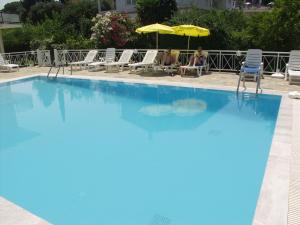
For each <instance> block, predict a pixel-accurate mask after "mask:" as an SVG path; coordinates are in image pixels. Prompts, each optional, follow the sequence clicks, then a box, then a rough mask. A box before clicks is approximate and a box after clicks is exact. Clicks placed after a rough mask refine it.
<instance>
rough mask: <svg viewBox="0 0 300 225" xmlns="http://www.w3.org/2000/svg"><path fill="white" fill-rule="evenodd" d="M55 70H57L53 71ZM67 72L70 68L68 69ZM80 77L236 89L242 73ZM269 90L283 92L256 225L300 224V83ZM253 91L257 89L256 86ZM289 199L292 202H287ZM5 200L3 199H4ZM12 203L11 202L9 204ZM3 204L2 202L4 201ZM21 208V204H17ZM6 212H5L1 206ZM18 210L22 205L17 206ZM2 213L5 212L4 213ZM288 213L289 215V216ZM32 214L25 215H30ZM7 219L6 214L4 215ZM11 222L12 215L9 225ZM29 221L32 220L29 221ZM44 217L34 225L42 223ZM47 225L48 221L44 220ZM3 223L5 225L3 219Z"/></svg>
mask: <svg viewBox="0 0 300 225" xmlns="http://www.w3.org/2000/svg"><path fill="white" fill-rule="evenodd" d="M48 70H49V68H47V67H26V68H21V69H20V71H18V72H13V73H0V82H1V81H5V80H8V79H12V78H18V77H24V76H26V75H28V76H29V75H33V74H41V73H47V72H48ZM52 72H55V70H53V71H52ZM65 72H66V73H65V74H66V75H70V70H69V69H66V71H65ZM73 75H74V77H76V76H79V75H80V76H81V77H82V76H87V77H92V78H93V79H97V78H99V79H105V78H118V79H122V80H126V79H128V80H132V79H134V80H140V81H144V82H154V81H155V82H157V81H158V82H161V83H169V84H170V83H172V82H174V83H176V85H177V84H178V83H184V84H192V85H193V86H194V85H196V86H200V87H201V86H203V87H212V88H220V89H228V90H234V89H235V88H236V85H237V80H238V76H236V75H235V74H234V73H220V72H211V73H209V74H207V75H204V76H201V77H192V76H191V77H181V76H179V75H176V76H174V77H171V76H169V75H167V74H163V73H152V72H149V73H143V74H130V73H129V72H128V71H124V72H120V73H106V72H104V71H97V72H88V71H86V70H82V71H75V72H73ZM246 86H247V87H248V88H249V89H252V88H255V86H256V83H255V82H251V81H249V82H247V83H246ZM261 86H262V88H263V90H264V91H265V92H266V93H278V94H282V95H283V101H282V104H281V108H280V112H279V117H278V121H277V126H276V130H275V134H274V139H273V143H272V147H271V150H270V156H269V160H268V163H267V168H266V172H265V178H264V183H263V185H262V189H261V193H260V197H259V200H258V204H257V208H256V213H255V217H254V221H253V225H287V224H288V225H299V224H300V138H299V134H300V100H291V99H289V98H288V97H287V93H288V92H289V91H300V85H289V84H288V82H287V81H285V80H282V79H274V78H271V77H269V76H265V79H263V80H262V84H261ZM252 90H253V89H252ZM287 198H288V201H287ZM0 203H1V202H0ZM7 204H10V203H7ZM0 206H1V204H0ZM16 207H17V206H16ZM5 208H6V207H4V209H5ZM1 211H2V215H4V214H6V213H7V211H3V206H2V209H1V207H0V212H1ZM16 211H18V207H17V209H16ZM0 215H1V213H0ZM287 215H288V216H287ZM27 216H28V214H25V215H24V216H22V218H26V217H27ZM4 218H5V217H4ZM8 221H10V219H9V218H8V219H7V220H6V223H5V225H8V224H12V223H7V222H8ZM27 222H28V223H27ZM39 222H40V219H38V220H37V222H36V223H34V224H39ZM13 224H14V225H21V224H22V225H23V224H24V225H27V224H28V225H31V224H33V223H31V221H30V220H26V219H25V220H20V221H18V222H17V223H13ZM42 224H44V223H42ZM0 225H2V223H1V221H0Z"/></svg>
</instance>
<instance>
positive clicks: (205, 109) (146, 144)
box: [0, 78, 281, 225]
mask: <svg viewBox="0 0 300 225" xmlns="http://www.w3.org/2000/svg"><path fill="white" fill-rule="evenodd" d="M280 100H281V98H280V96H272V95H259V96H257V97H255V95H252V94H242V95H238V96H237V95H236V93H235V92H229V91H215V90H205V89H194V88H179V87H168V86H148V85H142V84H126V83H117V82H106V81H89V80H77V79H64V78H60V79H57V80H47V79H46V78H33V79H27V80H22V81H18V82H13V83H6V84H0V195H2V196H4V197H5V198H6V199H8V200H10V201H12V202H14V203H16V204H18V205H20V206H22V207H24V208H25V209H27V210H29V211H31V212H33V213H34V214H36V215H38V216H40V217H42V218H44V219H46V220H47V221H49V222H51V223H53V224H58V225H250V224H251V223H252V219H253V216H254V212H255V208H256V202H257V199H258V196H259V191H260V187H261V183H262V179H263V175H264V170H265V167H266V162H267V159H268V154H269V149H270V145H271V141H272V136H273V132H274V127H275V123H276V118H277V113H278V109H279V105H280Z"/></svg>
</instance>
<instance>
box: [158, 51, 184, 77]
mask: <svg viewBox="0 0 300 225" xmlns="http://www.w3.org/2000/svg"><path fill="white" fill-rule="evenodd" d="M179 55H180V51H179V50H171V57H174V62H172V64H171V65H161V66H160V68H161V69H162V70H163V71H165V72H167V73H168V74H171V75H172V76H173V73H174V72H176V71H177V69H178V67H179V62H178V58H179Z"/></svg>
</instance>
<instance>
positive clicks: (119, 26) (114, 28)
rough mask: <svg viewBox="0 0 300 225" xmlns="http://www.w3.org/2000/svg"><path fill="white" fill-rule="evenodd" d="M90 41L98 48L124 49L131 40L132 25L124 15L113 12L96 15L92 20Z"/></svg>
mask: <svg viewBox="0 0 300 225" xmlns="http://www.w3.org/2000/svg"><path fill="white" fill-rule="evenodd" d="M92 22H93V23H94V26H93V27H92V28H91V29H92V36H91V40H93V41H95V43H96V46H97V47H98V48H100V47H104V48H106V47H117V48H122V47H124V46H125V45H126V44H127V43H128V42H129V41H130V40H132V37H133V36H132V33H133V25H132V23H131V21H130V20H129V19H128V17H127V16H126V15H123V14H120V13H114V12H106V13H105V14H104V15H101V14H98V15H97V16H96V17H94V18H93V20H92Z"/></svg>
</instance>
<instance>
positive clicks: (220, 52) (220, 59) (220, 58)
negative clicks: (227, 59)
mask: <svg viewBox="0 0 300 225" xmlns="http://www.w3.org/2000/svg"><path fill="white" fill-rule="evenodd" d="M219 54H220V56H219V72H221V67H222V62H221V61H222V51H219Z"/></svg>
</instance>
